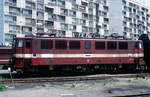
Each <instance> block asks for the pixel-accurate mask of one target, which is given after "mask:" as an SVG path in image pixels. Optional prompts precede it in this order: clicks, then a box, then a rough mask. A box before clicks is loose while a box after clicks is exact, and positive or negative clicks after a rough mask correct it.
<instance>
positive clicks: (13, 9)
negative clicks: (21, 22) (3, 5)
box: [9, 7, 20, 15]
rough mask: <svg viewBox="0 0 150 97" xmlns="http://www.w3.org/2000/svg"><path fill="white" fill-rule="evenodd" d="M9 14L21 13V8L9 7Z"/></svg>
mask: <svg viewBox="0 0 150 97" xmlns="http://www.w3.org/2000/svg"><path fill="white" fill-rule="evenodd" d="M9 14H12V15H19V14H20V8H15V7H9Z"/></svg>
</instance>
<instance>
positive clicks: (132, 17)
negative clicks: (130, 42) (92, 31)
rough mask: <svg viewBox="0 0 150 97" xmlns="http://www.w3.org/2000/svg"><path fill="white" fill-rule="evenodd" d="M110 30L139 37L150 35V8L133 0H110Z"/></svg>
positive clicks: (129, 36) (130, 36) (134, 37)
mask: <svg viewBox="0 0 150 97" xmlns="http://www.w3.org/2000/svg"><path fill="white" fill-rule="evenodd" d="M108 4H109V20H110V25H109V26H110V32H111V33H114V32H115V33H119V34H120V35H125V36H127V37H128V38H132V39H138V37H139V36H140V35H141V34H143V33H145V34H149V35H150V10H149V9H148V7H145V6H144V5H142V4H139V3H136V2H133V1H132V0H109V1H108Z"/></svg>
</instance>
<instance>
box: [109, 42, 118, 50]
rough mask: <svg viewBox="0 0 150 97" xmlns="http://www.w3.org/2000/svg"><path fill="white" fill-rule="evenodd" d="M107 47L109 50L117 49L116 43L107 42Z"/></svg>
mask: <svg viewBox="0 0 150 97" xmlns="http://www.w3.org/2000/svg"><path fill="white" fill-rule="evenodd" d="M107 46H108V49H109V50H115V49H117V43H116V42H108V44H107Z"/></svg>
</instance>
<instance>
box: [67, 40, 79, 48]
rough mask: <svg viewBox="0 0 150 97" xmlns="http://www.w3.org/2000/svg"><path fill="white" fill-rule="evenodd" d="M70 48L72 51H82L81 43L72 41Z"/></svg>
mask: <svg viewBox="0 0 150 97" xmlns="http://www.w3.org/2000/svg"><path fill="white" fill-rule="evenodd" d="M69 48H70V49H80V41H70V42H69Z"/></svg>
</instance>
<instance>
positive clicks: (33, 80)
mask: <svg viewBox="0 0 150 97" xmlns="http://www.w3.org/2000/svg"><path fill="white" fill-rule="evenodd" d="M137 77H143V78H144V77H150V73H142V74H118V75H91V76H75V77H47V78H19V79H13V82H14V83H41V82H64V81H84V80H102V79H113V78H137ZM11 82H12V80H11V79H2V80H0V83H5V84H6V83H11Z"/></svg>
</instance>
